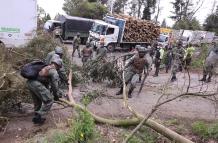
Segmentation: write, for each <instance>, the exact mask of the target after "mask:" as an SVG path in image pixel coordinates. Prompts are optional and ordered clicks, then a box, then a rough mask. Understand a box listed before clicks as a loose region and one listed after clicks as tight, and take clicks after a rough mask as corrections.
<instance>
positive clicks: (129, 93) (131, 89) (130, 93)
mask: <svg viewBox="0 0 218 143" xmlns="http://www.w3.org/2000/svg"><path fill="white" fill-rule="evenodd" d="M133 90H134V88H132V87H130V89H129V92H128V98H132V92H133Z"/></svg>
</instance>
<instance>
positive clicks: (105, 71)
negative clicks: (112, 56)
mask: <svg viewBox="0 0 218 143" xmlns="http://www.w3.org/2000/svg"><path fill="white" fill-rule="evenodd" d="M82 72H83V73H82V74H83V77H85V78H86V79H88V80H90V79H92V80H93V81H95V82H101V81H104V80H107V81H111V82H112V83H113V85H119V84H120V83H121V82H122V78H121V73H120V71H119V67H118V66H117V64H116V62H114V61H105V60H103V59H100V58H97V59H94V60H91V61H89V62H88V63H86V64H85V65H84V66H83V70H82Z"/></svg>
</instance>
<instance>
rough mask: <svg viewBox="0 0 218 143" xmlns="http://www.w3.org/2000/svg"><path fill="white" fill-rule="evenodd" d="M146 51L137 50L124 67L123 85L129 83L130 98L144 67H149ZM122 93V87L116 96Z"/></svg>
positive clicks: (142, 49) (143, 49)
mask: <svg viewBox="0 0 218 143" xmlns="http://www.w3.org/2000/svg"><path fill="white" fill-rule="evenodd" d="M145 54H146V50H145V48H143V47H142V48H139V49H138V55H137V56H133V57H132V58H131V59H130V60H129V62H128V63H127V64H126V65H125V84H126V85H127V84H129V83H130V87H129V91H128V97H129V98H131V97H132V92H133V90H134V88H135V86H136V82H137V81H138V80H139V76H140V74H142V72H143V70H144V69H145V67H147V68H148V67H149V64H148V62H147V60H146V58H145ZM122 93H123V86H122V87H121V88H120V91H119V92H117V93H116V95H120V94H122Z"/></svg>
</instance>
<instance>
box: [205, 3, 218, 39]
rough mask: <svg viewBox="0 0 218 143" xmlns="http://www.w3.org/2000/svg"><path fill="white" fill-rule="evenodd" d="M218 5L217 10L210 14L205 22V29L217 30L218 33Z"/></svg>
mask: <svg viewBox="0 0 218 143" xmlns="http://www.w3.org/2000/svg"><path fill="white" fill-rule="evenodd" d="M217 11H218V7H217V8H216V12H214V13H212V14H210V15H209V16H208V17H207V18H206V20H205V23H204V29H205V30H206V31H212V32H216V35H218V12H217Z"/></svg>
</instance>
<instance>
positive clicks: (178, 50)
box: [171, 41, 185, 82]
mask: <svg viewBox="0 0 218 143" xmlns="http://www.w3.org/2000/svg"><path fill="white" fill-rule="evenodd" d="M184 54H185V51H184V49H183V47H182V42H181V41H179V42H178V44H177V47H175V48H174V49H173V66H172V78H171V82H174V81H176V80H177V78H176V73H177V71H182V68H183V65H182V63H183V58H184Z"/></svg>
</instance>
